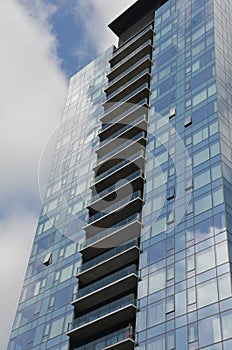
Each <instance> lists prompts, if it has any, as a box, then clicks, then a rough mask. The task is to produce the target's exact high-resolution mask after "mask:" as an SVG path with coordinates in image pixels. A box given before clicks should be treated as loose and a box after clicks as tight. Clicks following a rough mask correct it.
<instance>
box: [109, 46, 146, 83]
mask: <svg viewBox="0 0 232 350" xmlns="http://www.w3.org/2000/svg"><path fill="white" fill-rule="evenodd" d="M152 50H153V46H152V42H151V40H149V41H148V42H147V44H146V46H144V47H141V50H138V51H137V53H135V55H132V56H131V57H130V58H129V59H127V60H125V61H123V60H122V64H120V63H118V66H116V65H115V66H114V67H112V68H111V71H110V72H109V74H108V75H107V77H108V79H109V82H110V81H111V80H113V79H115V78H116V77H117V76H118V75H120V74H122V73H123V72H124V71H125V70H127V69H128V68H129V67H130V66H132V65H133V64H135V63H136V62H138V61H139V60H141V59H142V58H143V57H144V56H146V55H150V57H151V56H152Z"/></svg>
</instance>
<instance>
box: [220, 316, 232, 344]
mask: <svg viewBox="0 0 232 350" xmlns="http://www.w3.org/2000/svg"><path fill="white" fill-rule="evenodd" d="M222 334H223V339H228V338H230V337H232V311H231V310H230V311H227V312H225V313H223V314H222Z"/></svg>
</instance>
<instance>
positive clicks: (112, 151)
mask: <svg viewBox="0 0 232 350" xmlns="http://www.w3.org/2000/svg"><path fill="white" fill-rule="evenodd" d="M143 137H144V138H145V132H144V131H141V132H140V133H139V134H137V135H135V136H133V137H132V138H131V139H128V140H127V141H125V139H124V140H123V139H121V142H122V144H121V145H119V146H118V147H116V148H114V149H113V150H111V151H110V152H108V153H106V154H105V155H104V156H102V157H100V158H99V159H98V160H97V162H96V165H100V164H101V163H102V162H104V161H105V160H106V159H107V158H109V157H111V156H113V155H116V154H117V153H118V152H120V151H121V150H123V149H124V148H126V147H127V146H130V145H131V144H132V143H133V142H135V141H138V140H139V139H141V138H143ZM123 141H124V142H123Z"/></svg>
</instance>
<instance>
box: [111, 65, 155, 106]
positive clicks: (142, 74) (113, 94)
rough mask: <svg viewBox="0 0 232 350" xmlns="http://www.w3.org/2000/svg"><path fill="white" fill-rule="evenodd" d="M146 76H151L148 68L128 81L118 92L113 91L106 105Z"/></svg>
mask: <svg viewBox="0 0 232 350" xmlns="http://www.w3.org/2000/svg"><path fill="white" fill-rule="evenodd" d="M145 74H150V69H149V68H146V69H144V70H143V71H142V72H141V73H140V74H138V75H136V76H135V77H133V78H132V79H130V80H129V81H127V82H126V83H125V84H124V85H122V86H120V87H119V88H118V89H117V90H115V91H113V92H112V93H111V94H109V95H108V96H107V97H106V103H107V102H109V100H111V99H112V98H113V97H115V96H117V95H118V93H119V92H122V91H123V90H126V89H127V88H128V87H129V86H131V84H133V83H134V82H135V81H137V80H139V79H140V78H141V77H143V76H144V75H145Z"/></svg>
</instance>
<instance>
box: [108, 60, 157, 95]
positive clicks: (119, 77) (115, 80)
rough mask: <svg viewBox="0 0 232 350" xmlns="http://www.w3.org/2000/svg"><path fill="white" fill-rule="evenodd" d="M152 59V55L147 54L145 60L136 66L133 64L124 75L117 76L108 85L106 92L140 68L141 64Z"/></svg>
mask: <svg viewBox="0 0 232 350" xmlns="http://www.w3.org/2000/svg"><path fill="white" fill-rule="evenodd" d="M148 59H151V55H149V54H147V55H146V56H144V57H143V58H141V59H140V60H138V61H137V62H136V63H135V64H133V65H132V66H130V67H129V68H127V69H126V70H125V71H124V72H123V73H121V74H119V75H117V76H116V77H115V78H114V79H112V80H111V81H110V82H109V83H108V84H107V87H106V89H105V90H107V89H108V88H110V87H111V86H113V85H114V84H115V83H116V82H118V81H119V80H120V79H121V78H124V77H126V75H127V74H129V73H130V72H132V71H133V70H134V69H136V68H137V67H139V66H140V64H142V63H143V62H145V61H146V60H148Z"/></svg>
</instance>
